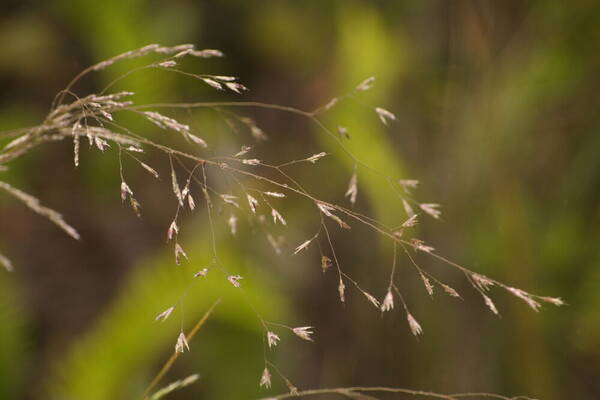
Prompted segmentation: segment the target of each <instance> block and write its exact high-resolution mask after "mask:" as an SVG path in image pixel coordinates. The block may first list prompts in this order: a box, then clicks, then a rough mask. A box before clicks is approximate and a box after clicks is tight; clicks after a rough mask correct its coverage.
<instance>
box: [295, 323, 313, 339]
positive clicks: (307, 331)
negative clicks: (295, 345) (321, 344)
mask: <svg viewBox="0 0 600 400" xmlns="http://www.w3.org/2000/svg"><path fill="white" fill-rule="evenodd" d="M312 329H313V327H312V326H300V327H297V328H294V329H292V331H293V332H294V334H295V335H296V336H298V337H299V338H300V339H304V340H307V341H309V342H312V341H313V338H312V337H311V336H312V334H313V331H312Z"/></svg>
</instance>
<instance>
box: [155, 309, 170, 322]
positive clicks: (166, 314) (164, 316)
mask: <svg viewBox="0 0 600 400" xmlns="http://www.w3.org/2000/svg"><path fill="white" fill-rule="evenodd" d="M174 310H175V306H171V307H169V308H167V309H166V310H165V311H163V312H161V313H160V314H158V315H157V316H156V318H154V319H155V320H156V321H165V320H166V319H167V318H169V316H170V315H171V313H173V311H174Z"/></svg>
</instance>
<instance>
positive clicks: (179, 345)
mask: <svg viewBox="0 0 600 400" xmlns="http://www.w3.org/2000/svg"><path fill="white" fill-rule="evenodd" d="M186 349H187V351H190V345H189V344H188V341H187V338H186V337H185V333H183V332H180V333H179V336H178V337H177V342H176V343H175V352H176V353H183V352H184V351H185V350H186Z"/></svg>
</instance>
